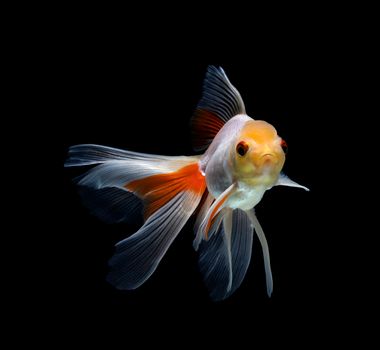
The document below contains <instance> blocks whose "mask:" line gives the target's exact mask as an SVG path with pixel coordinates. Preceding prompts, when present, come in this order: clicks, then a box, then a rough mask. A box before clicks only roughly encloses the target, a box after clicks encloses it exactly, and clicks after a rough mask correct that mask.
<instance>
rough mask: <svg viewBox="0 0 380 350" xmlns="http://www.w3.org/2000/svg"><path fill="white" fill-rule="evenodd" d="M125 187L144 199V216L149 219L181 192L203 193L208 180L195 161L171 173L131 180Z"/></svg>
mask: <svg viewBox="0 0 380 350" xmlns="http://www.w3.org/2000/svg"><path fill="white" fill-rule="evenodd" d="M124 187H125V188H126V189H127V190H128V191H130V192H133V193H135V194H136V195H137V196H138V197H140V198H141V199H143V201H144V204H145V209H144V218H145V219H147V218H148V217H149V216H151V215H152V214H153V213H154V212H155V211H157V210H158V209H159V208H161V207H162V206H164V205H165V204H166V203H168V202H169V201H170V200H171V199H173V198H174V197H175V196H176V195H177V194H179V193H180V192H183V191H192V192H194V193H195V194H199V195H202V193H203V192H204V191H205V189H206V181H205V177H204V176H203V175H202V174H201V172H200V170H199V166H198V163H193V164H190V165H186V166H184V167H183V168H181V169H178V170H177V171H174V172H171V173H167V174H157V175H152V176H148V177H146V178H142V179H138V180H134V181H131V182H130V183H128V184H126V185H125V186H124Z"/></svg>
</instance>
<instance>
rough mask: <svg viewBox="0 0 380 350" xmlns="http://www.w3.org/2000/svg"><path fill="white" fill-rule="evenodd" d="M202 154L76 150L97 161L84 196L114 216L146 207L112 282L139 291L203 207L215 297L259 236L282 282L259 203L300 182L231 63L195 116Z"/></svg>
mask: <svg viewBox="0 0 380 350" xmlns="http://www.w3.org/2000/svg"><path fill="white" fill-rule="evenodd" d="M192 133H193V141H194V148H195V149H196V150H197V151H203V152H204V153H203V155H201V156H191V157H187V156H180V157H168V156H159V155H149V154H142V153H136V152H130V151H123V150H119V149H115V148H110V147H106V146H100V145H77V146H73V147H71V148H70V151H69V157H68V160H67V161H66V163H65V165H66V166H84V165H93V164H95V165H97V166H95V167H94V168H92V169H90V170H89V171H88V172H87V173H86V174H84V175H83V176H81V177H80V178H79V179H78V180H77V182H78V185H79V186H80V189H81V191H80V193H81V195H82V198H83V200H84V203H85V204H86V205H87V206H88V207H89V208H90V210H92V212H93V213H94V214H96V215H97V216H99V217H100V218H102V219H104V220H105V221H107V222H125V221H128V220H130V219H131V218H133V217H134V216H136V215H139V213H140V212H141V211H142V212H143V215H144V224H143V226H142V227H141V228H140V229H139V230H138V231H137V232H136V233H134V234H133V235H131V236H130V237H128V238H126V239H124V240H122V241H120V242H119V243H117V244H116V252H115V255H114V256H113V257H112V258H111V260H110V267H111V271H110V274H109V276H108V280H109V282H110V283H111V284H113V285H114V286H115V287H117V288H119V289H135V288H137V287H139V286H140V285H141V284H143V283H144V282H145V281H146V280H147V279H148V278H149V277H150V276H151V274H152V273H153V272H154V271H155V269H156V268H157V266H158V264H159V262H160V261H161V259H162V257H163V256H164V255H165V253H166V251H167V249H168V248H169V246H170V245H171V243H172V242H173V240H174V239H175V238H176V236H177V235H178V234H179V232H180V231H181V229H182V227H183V226H184V225H185V223H186V222H187V221H188V219H189V218H190V217H191V215H193V214H194V213H197V218H196V221H195V239H194V244H193V246H194V248H195V250H197V251H198V254H199V267H200V270H201V273H202V275H203V279H204V282H205V284H206V286H207V288H208V291H209V294H210V297H211V298H212V299H213V300H222V299H225V298H227V297H229V296H230V295H231V294H232V293H233V292H234V291H235V290H236V289H237V288H238V287H239V286H240V284H241V283H242V281H243V279H244V276H245V273H246V271H247V269H248V266H249V262H250V258H251V250H252V240H253V235H254V233H255V232H256V234H257V236H258V238H259V240H260V243H261V245H262V249H263V256H264V266H265V272H266V282H267V293H268V295H269V296H270V295H271V293H272V290H273V280H272V273H271V268H270V259H269V249H268V245H267V242H266V239H265V235H264V232H263V230H262V228H261V226H260V224H259V222H258V220H257V218H256V215H255V212H254V207H255V206H256V205H257V204H258V203H259V202H260V200H261V199H262V197H263V195H264V193H265V192H266V191H267V190H269V189H271V188H272V187H273V186H278V185H284V186H292V187H300V188H303V189H306V190H307V188H306V187H304V186H301V185H298V184H297V183H295V182H293V181H292V180H290V179H289V178H288V177H286V176H285V175H284V174H282V173H281V170H282V168H283V165H284V162H285V149H286V147H287V146H286V143H285V141H284V140H283V139H282V138H281V137H280V136H278V135H277V132H276V129H275V128H274V127H273V126H272V125H270V124H269V123H267V122H265V121H262V120H254V119H253V118H251V117H249V116H248V115H247V114H246V111H245V106H244V103H243V100H242V98H241V96H240V94H239V92H238V91H237V90H236V88H235V87H234V86H233V85H232V84H231V83H230V81H229V80H228V78H227V76H226V74H225V73H224V71H223V69H222V68H216V67H213V66H210V67H209V68H208V71H207V74H206V79H205V82H204V86H203V95H202V98H201V101H200V102H199V104H198V107H197V109H196V112H195V114H194V116H193V118H192Z"/></svg>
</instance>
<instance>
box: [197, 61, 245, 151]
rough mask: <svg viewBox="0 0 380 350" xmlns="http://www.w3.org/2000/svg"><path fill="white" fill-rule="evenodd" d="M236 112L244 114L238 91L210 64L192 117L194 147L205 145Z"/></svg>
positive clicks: (221, 71)
mask: <svg viewBox="0 0 380 350" xmlns="http://www.w3.org/2000/svg"><path fill="white" fill-rule="evenodd" d="M237 114H245V106H244V102H243V100H242V98H241V96H240V94H239V92H238V91H237V90H236V88H235V87H234V86H233V85H232V84H231V83H230V81H229V80H228V78H227V75H226V74H225V73H224V70H223V69H222V68H217V67H214V66H209V67H208V70H207V73H206V78H205V80H204V83H203V94H202V98H201V100H200V102H199V104H198V106H197V109H196V111H195V113H194V116H193V118H192V120H191V125H192V135H193V145H194V149H196V150H197V151H201V150H204V149H205V148H207V146H208V145H209V144H210V143H211V142H212V140H213V138H214V137H215V135H216V134H217V133H218V132H219V130H220V129H221V128H222V127H223V125H224V124H225V123H226V122H227V121H228V120H229V119H231V118H232V117H234V116H235V115H237Z"/></svg>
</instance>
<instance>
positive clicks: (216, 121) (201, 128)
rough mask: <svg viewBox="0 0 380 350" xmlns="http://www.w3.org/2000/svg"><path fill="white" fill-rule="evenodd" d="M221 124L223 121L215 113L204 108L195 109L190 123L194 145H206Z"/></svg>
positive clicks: (198, 146) (197, 146)
mask: <svg viewBox="0 0 380 350" xmlns="http://www.w3.org/2000/svg"><path fill="white" fill-rule="evenodd" d="M223 125H224V121H223V120H221V119H220V118H219V117H218V116H217V115H216V114H214V113H212V112H210V111H207V110H204V109H197V110H196V111H195V114H194V117H193V119H192V123H191V126H192V135H193V144H194V147H196V148H202V147H205V146H207V145H208V144H209V143H210V140H212V139H213V138H214V137H215V136H216V134H217V133H218V132H219V130H220V129H221V128H222V127H223Z"/></svg>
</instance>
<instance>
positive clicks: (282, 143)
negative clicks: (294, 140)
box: [281, 140, 288, 154]
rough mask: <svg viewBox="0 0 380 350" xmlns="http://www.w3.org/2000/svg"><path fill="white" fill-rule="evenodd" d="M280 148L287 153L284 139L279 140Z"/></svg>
mask: <svg viewBox="0 0 380 350" xmlns="http://www.w3.org/2000/svg"><path fill="white" fill-rule="evenodd" d="M281 148H282V150H283V151H284V153H285V154H287V153H288V145H287V143H286V142H285V141H284V140H281Z"/></svg>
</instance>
